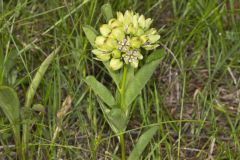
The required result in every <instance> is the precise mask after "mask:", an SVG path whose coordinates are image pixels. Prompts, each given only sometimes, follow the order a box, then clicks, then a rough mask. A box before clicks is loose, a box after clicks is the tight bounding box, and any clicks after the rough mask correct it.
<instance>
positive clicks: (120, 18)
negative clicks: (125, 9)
mask: <svg viewBox="0 0 240 160" xmlns="http://www.w3.org/2000/svg"><path fill="white" fill-rule="evenodd" d="M117 20H118V21H119V22H123V21H124V16H123V14H122V12H117Z"/></svg>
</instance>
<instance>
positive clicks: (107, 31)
mask: <svg viewBox="0 0 240 160" xmlns="http://www.w3.org/2000/svg"><path fill="white" fill-rule="evenodd" d="M100 33H101V34H102V35H103V36H104V37H107V36H108V35H109V34H110V33H111V27H110V26H109V25H107V24H104V25H102V26H101V27H100Z"/></svg>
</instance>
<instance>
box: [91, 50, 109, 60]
mask: <svg viewBox="0 0 240 160" xmlns="http://www.w3.org/2000/svg"><path fill="white" fill-rule="evenodd" d="M92 53H93V54H95V55H96V57H97V60H100V61H108V60H109V59H110V54H109V53H107V52H103V51H100V50H98V49H94V50H92Z"/></svg>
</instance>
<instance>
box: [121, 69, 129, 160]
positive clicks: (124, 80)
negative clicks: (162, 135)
mask: <svg viewBox="0 0 240 160" xmlns="http://www.w3.org/2000/svg"><path fill="white" fill-rule="evenodd" d="M126 79H127V66H126V65H124V68H123V75H122V82H121V88H120V90H119V92H120V108H121V109H122V111H124V110H125V99H124V96H125V95H124V94H125V93H124V92H125V87H126ZM120 143H121V152H122V160H125V142H124V133H123V132H122V133H121V134H120Z"/></svg>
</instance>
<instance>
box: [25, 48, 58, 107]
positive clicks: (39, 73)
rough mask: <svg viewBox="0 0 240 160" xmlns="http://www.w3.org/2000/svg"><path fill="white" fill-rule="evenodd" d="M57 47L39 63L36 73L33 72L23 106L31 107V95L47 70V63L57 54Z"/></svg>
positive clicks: (32, 95)
mask: <svg viewBox="0 0 240 160" xmlns="http://www.w3.org/2000/svg"><path fill="white" fill-rule="evenodd" d="M59 49H60V48H59V47H58V48H57V49H55V50H54V51H53V52H52V53H51V54H50V55H49V56H48V57H47V58H46V59H45V60H44V61H43V63H42V64H41V65H40V67H39V69H38V71H37V73H36V74H35V76H34V78H33V80H32V82H31V84H30V86H29V88H28V91H27V94H26V99H25V105H24V106H25V107H31V105H32V100H33V97H34V95H35V93H36V90H37V88H38V86H39V84H40V82H41V81H42V78H43V76H44V75H45V72H46V71H47V69H48V67H49V65H50V64H51V63H52V61H53V59H54V57H55V55H56V54H57V52H58V51H59Z"/></svg>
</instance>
